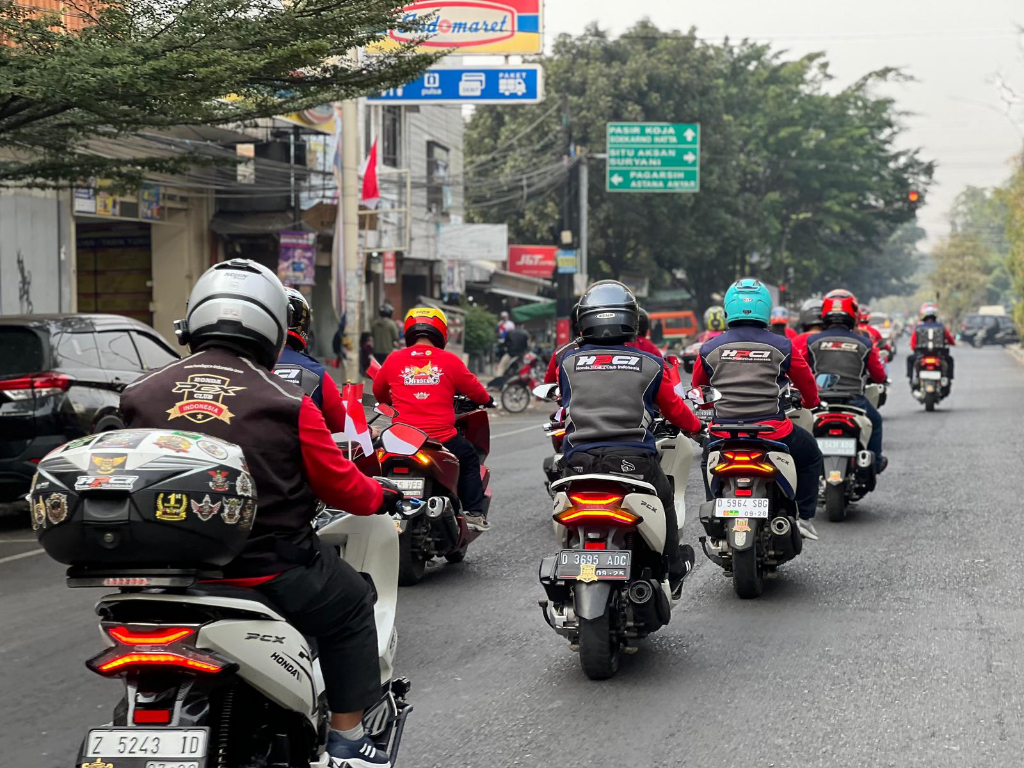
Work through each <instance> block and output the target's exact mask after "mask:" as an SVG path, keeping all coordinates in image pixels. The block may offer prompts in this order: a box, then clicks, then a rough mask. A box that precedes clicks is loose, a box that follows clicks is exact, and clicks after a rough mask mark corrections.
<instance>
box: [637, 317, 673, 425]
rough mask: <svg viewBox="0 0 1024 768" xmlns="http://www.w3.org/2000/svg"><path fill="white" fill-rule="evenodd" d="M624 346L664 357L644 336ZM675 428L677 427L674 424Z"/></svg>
mask: <svg viewBox="0 0 1024 768" xmlns="http://www.w3.org/2000/svg"><path fill="white" fill-rule="evenodd" d="M626 346H627V347H634V348H636V349H639V350H640V351H641V352H650V353H651V354H652V355H657V356H658V357H664V355H662V354H661V350H660V349H658V348H657V347H656V346H654V342H652V341H651V340H650V339H648V338H647V337H646V336H637V337H636V341H627V342H626ZM676 426H679V425H678V424H676Z"/></svg>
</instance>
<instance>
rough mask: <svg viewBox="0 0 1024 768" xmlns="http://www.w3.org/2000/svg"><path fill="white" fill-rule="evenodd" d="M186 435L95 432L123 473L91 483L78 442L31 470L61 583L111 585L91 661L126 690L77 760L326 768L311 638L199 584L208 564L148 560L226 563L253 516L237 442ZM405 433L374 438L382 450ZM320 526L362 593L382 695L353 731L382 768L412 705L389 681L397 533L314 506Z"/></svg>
mask: <svg viewBox="0 0 1024 768" xmlns="http://www.w3.org/2000/svg"><path fill="white" fill-rule="evenodd" d="M185 435H186V433H183V432H170V431H163V430H124V431H121V432H113V433H105V434H104V435H103V436H101V437H99V438H98V440H97V441H96V442H97V444H98V445H101V446H114V445H121V446H135V448H131V449H129V450H128V451H126V450H125V449H123V448H122V449H121V450H120V453H121V456H118V457H117V458H121V459H122V462H121V464H120V469H121V470H123V471H124V472H130V473H131V474H130V475H124V473H123V472H120V473H118V474H112V475H111V474H108V475H102V474H97V469H96V466H97V465H96V455H97V454H95V453H93V452H92V450H91V448H90V446H89V443H86V444H85V445H82V444H81V441H76V442H78V443H79V445H78V446H74V444H71V445H72V447H70V448H65V449H63V451H61V452H60V453H59V454H56V452H55V453H54V454H50V457H48V458H47V459H45V460H44V461H43V462H41V463H40V465H39V474H38V475H37V478H36V481H35V483H34V486H35V490H34V491H33V507H34V508H36V509H38V510H39V511H42V513H43V515H42V520H41V522H40V520H39V518H38V517H36V518H34V522H36V523H38V524H39V525H38V527H37V529H38V531H39V535H40V542H41V543H42V544H43V546H44V548H46V550H47V552H49V553H50V554H51V555H52V556H54V557H55V558H56V559H58V560H60V561H61V562H64V563H66V564H67V563H78V564H77V565H72V567H71V568H69V569H68V574H67V575H68V580H67V583H68V586H70V587H116V588H118V589H119V593H115V594H109V595H106V596H104V597H102V598H101V599H100V601H99V602H98V604H97V606H96V612H97V613H98V614H99V616H100V618H101V620H100V630H101V635H102V637H103V640H104V642H105V644H106V646H107V648H106V649H105V650H103V651H102V652H101V653H99V654H97V655H96V656H94V657H93V658H91V659H90V660H89V661H88V662H87V666H88V667H89V669H90V670H92V671H93V672H95V673H96V674H98V675H101V676H104V677H108V678H121V679H123V681H124V685H125V692H124V696H123V698H122V699H121V701H120V702H119V703H118V704H117V705H116V707H115V708H114V712H113V714H112V717H111V719H110V721H109V722H107V723H106V724H105V725H102V726H99V727H96V728H93V729H91V730H90V731H89V733H88V734H87V736H86V737H85V739H84V741H83V743H82V747H81V749H80V752H79V755H78V759H77V761H76V762H77V764H78V765H88V766H103V767H104V768H107V767H108V766H111V765H113V766H115V768H252V767H253V766H266V767H267V768H271V767H273V768H327V766H331V765H333V764H335V763H332V759H331V758H330V756H329V755H328V754H327V753H326V751H325V745H326V739H327V734H328V723H329V716H330V712H329V711H328V707H327V699H326V694H325V691H324V683H323V676H322V674H321V672H320V667H319V662H318V660H317V653H316V648H315V645H314V644H313V643H311V641H310V640H308V639H307V638H305V637H303V636H302V634H300V633H299V632H298V631H297V630H296V629H295V628H293V627H292V626H291V625H290V624H289V623H288V622H287V621H286V620H285V618H284V617H283V616H282V615H281V614H280V613H279V612H278V610H277V608H276V607H275V606H274V605H273V604H271V603H270V602H269V601H268V600H267V599H266V598H264V597H262V596H261V595H260V594H259V593H258V592H256V591H254V590H251V589H245V588H240V587H237V586H227V585H224V584H218V583H217V582H216V581H209V580H210V579H216V578H217V576H218V575H219V574H218V572H217V571H211V570H209V569H208V567H207V566H201V567H195V568H193V567H174V568H171V567H165V566H162V565H158V564H160V563H162V562H163V563H166V562H168V559H170V561H171V562H182V560H181V558H191V559H193V560H194V559H202V560H203V561H204V562H205V563H207V564H208V563H210V562H213V563H215V564H217V565H223V564H226V562H228V561H230V559H232V558H233V557H234V556H235V555H237V553H238V552H239V551H240V550H241V546H242V545H243V544H244V540H245V538H246V537H247V535H248V533H247V532H248V530H249V529H250V528H251V526H252V522H253V519H254V517H255V515H256V514H257V504H256V501H257V500H258V495H257V494H258V489H255V488H254V487H253V484H252V479H251V478H250V477H249V476H248V472H247V467H246V465H245V460H244V458H243V457H242V452H241V449H240V448H238V447H237V446H235V445H233V444H231V443H226V442H223V441H219V440H216V439H213V438H208V437H203V436H199V435H192V436H185ZM410 439H414V438H410V437H409V435H408V434H403V435H402V439H401V440H398V441H394V440H391V436H389V434H388V433H387V432H385V433H384V435H382V437H381V440H382V441H383V444H384V445H385V446H390V449H391V450H401V445H402V444H404V445H409V444H410V442H409V441H410ZM160 440H163V441H164V443H163V445H164V446H167V448H165V449H160V448H159V446H160V445H161V444H160ZM140 443H142V447H141V448H139V447H138V446H139V444H140ZM147 443H148V445H147ZM197 446H198V448H199V449H201V450H202V451H204V452H206V455H204V454H203V453H201V452H200V450H196V447H197ZM55 454H56V455H55ZM125 454H127V455H125ZM214 456H216V457H217V460H215V461H211V457H214ZM100 471H109V468H104V467H100ZM86 473H88V474H86ZM210 477H213V480H212V481H210ZM83 478H84V480H85V481H91V482H85V481H83ZM96 478H99V479H98V480H97V479H96ZM188 478H191V479H188ZM113 480H117V481H119V482H113ZM129 481H131V482H129ZM183 483H192V485H194V486H195V488H194V489H193V488H191V487H188V486H186V485H183ZM232 486H233V487H234V491H232V490H231V488H232ZM40 489H43V490H40ZM211 489H213V490H212V491H211ZM211 497H213V498H211ZM199 499H202V501H199ZM250 502H252V503H251V504H250ZM401 503H402V504H403V505H407V506H410V507H411V506H416V505H418V504H419V502H415V501H404V502H401ZM218 512H219V513H220V514H218ZM316 528H317V530H318V535H319V537H320V538H321V540H322V541H323V542H324V543H326V544H328V545H329V546H333V547H336V548H337V549H338V550H339V552H340V554H341V556H342V557H343V558H344V559H345V560H346V561H347V562H349V563H350V564H351V565H352V566H353V567H354V568H355V569H356V570H357V571H359V572H360V573H362V574H363V575H364V576H365V577H366V578H367V580H368V581H369V582H370V583H371V584H372V586H373V590H374V595H375V604H374V618H375V622H376V625H377V637H378V653H379V658H380V674H381V689H380V691H381V695H380V699H379V701H378V702H377V704H375V705H374V706H373V707H371V708H370V709H369V710H367V711H366V713H365V715H364V718H363V723H364V726H365V728H366V732H367V733H368V734H369V735H370V737H371V738H372V739H373V740H374V742H375V743H376V745H377V746H378V747H379V748H380V749H383V750H386V751H387V752H388V753H389V754H390V756H391V760H392V763H393V764H394V762H395V760H396V758H397V755H398V750H399V746H400V743H401V738H402V732H403V729H404V726H405V720H406V717H407V716H408V714H409V712H410V711H411V710H412V707H411V705H409V704H408V702H407V701H406V698H405V697H406V695H407V693H408V691H409V687H410V686H409V682H408V680H406V679H405V678H401V677H397V678H396V677H394V675H393V661H394V654H395V649H396V647H397V639H398V637H397V632H396V630H395V616H396V608H397V596H398V588H397V580H398V536H397V532H396V531H395V527H394V524H393V523H392V521H391V520H390V519H389V518H388V517H384V516H371V517H357V516H353V515H350V514H347V513H345V512H342V511H339V510H333V509H327V510H324V511H323V512H321V514H320V515H319V517H318V518H317V520H316ZM62 529H63V530H62ZM147 561H148V562H149V566H150V567H146V565H145V564H146V562H147ZM129 562H134V563H140V562H141V563H143V565H142V566H140V565H129Z"/></svg>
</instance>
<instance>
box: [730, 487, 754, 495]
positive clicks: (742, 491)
mask: <svg viewBox="0 0 1024 768" xmlns="http://www.w3.org/2000/svg"><path fill="white" fill-rule="evenodd" d="M733 493H735V494H736V495H737V496H753V495H754V491H753V489H751V488H737V489H735V490H734V491H733Z"/></svg>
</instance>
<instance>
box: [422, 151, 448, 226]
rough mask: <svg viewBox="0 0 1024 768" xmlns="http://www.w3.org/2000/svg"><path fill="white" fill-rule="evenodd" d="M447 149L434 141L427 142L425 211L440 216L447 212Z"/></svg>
mask: <svg viewBox="0 0 1024 768" xmlns="http://www.w3.org/2000/svg"><path fill="white" fill-rule="evenodd" d="M449 182H450V177H449V165H448V147H446V146H444V145H443V144H438V143H437V142H436V141H428V142H427V210H428V211H430V212H431V213H435V214H441V213H445V212H446V211H447V210H448V199H449V196H450V187H449Z"/></svg>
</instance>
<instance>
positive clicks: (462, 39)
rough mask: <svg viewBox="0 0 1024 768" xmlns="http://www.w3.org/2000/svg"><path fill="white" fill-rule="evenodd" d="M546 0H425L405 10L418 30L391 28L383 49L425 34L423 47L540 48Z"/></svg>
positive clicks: (473, 49) (473, 51)
mask: <svg viewBox="0 0 1024 768" xmlns="http://www.w3.org/2000/svg"><path fill="white" fill-rule="evenodd" d="M542 2H543V0H503V1H502V2H489V0H453V2H446V1H445V0H423V2H418V3H411V4H409V5H407V6H405V7H404V8H403V9H402V10H401V11H400V15H401V19H402V21H404V22H405V23H406V24H410V25H412V27H413V28H414V29H413V31H402V32H399V31H396V30H392V31H390V32H388V41H387V42H384V43H382V44H380V45H379V48H381V49H385V50H386V49H389V48H394V47H396V46H397V45H399V44H406V43H410V42H414V41H416V40H422V42H421V44H420V46H419V50H421V51H436V50H438V49H458V52H459V53H466V54H478V53H504V54H507V53H540V52H541V30H542V26H541V13H542V10H541V9H542Z"/></svg>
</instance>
